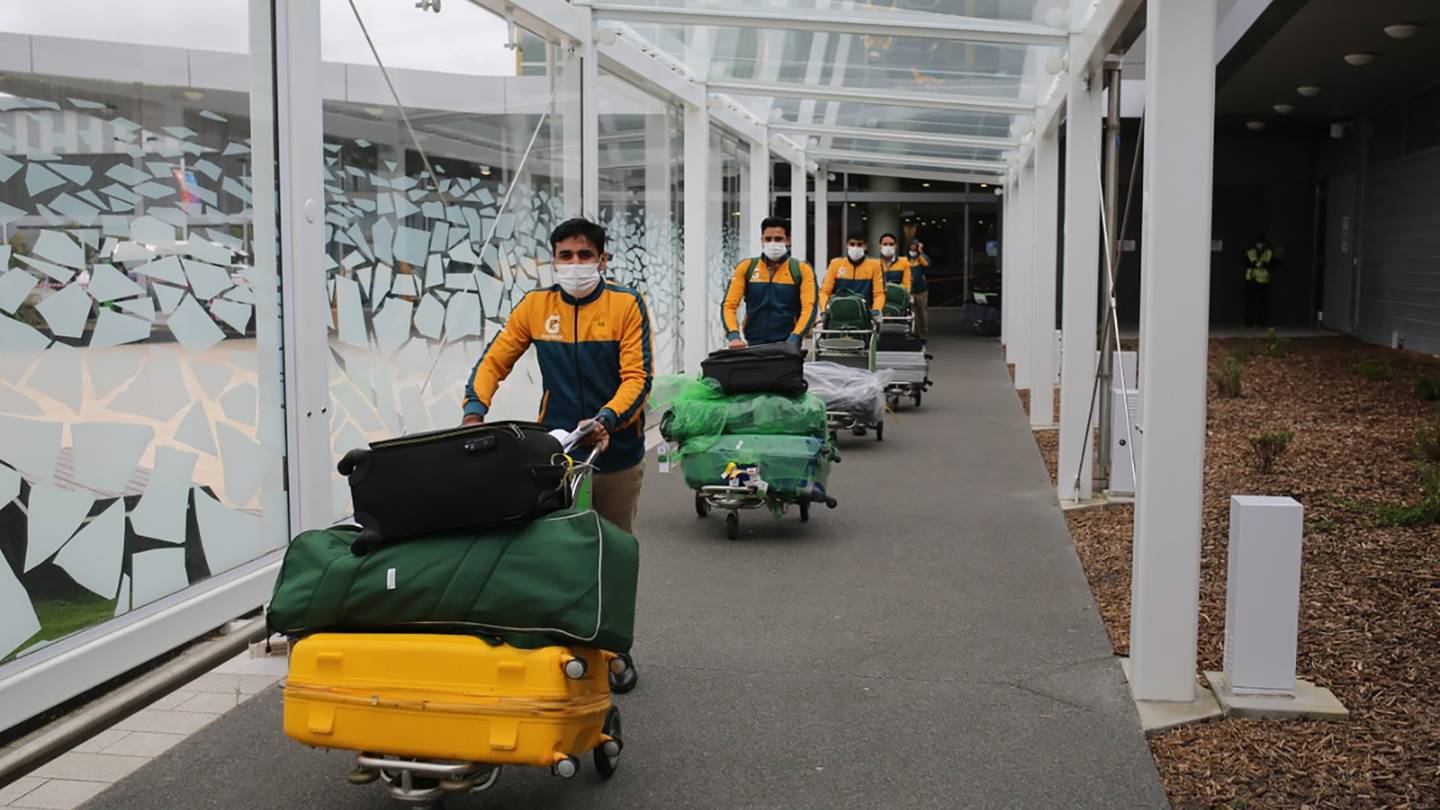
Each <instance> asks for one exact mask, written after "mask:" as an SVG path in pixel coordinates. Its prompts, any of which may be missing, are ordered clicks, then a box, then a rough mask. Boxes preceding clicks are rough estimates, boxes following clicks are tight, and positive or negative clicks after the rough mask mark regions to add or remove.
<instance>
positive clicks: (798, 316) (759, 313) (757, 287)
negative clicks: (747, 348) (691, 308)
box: [720, 258, 815, 345]
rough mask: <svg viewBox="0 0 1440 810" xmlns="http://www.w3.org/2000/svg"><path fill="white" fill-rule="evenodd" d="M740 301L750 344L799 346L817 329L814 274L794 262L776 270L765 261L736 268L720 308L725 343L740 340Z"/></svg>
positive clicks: (740, 265) (755, 261)
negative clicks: (811, 328)
mask: <svg viewBox="0 0 1440 810" xmlns="http://www.w3.org/2000/svg"><path fill="white" fill-rule="evenodd" d="M741 301H744V302H745V326H744V330H745V341H746V342H747V343H750V344H751V345H754V344H758V343H782V342H784V341H787V340H788V341H790V342H791V343H799V342H800V339H801V338H802V337H804V336H805V333H806V332H808V331H810V327H812V326H814V325H815V271H814V270H812V269H811V268H810V265H808V264H806V263H805V262H802V261H800V260H799V259H793V258H792V259H788V260H786V261H785V262H784V263H783V264H780V265H777V266H776V267H774V268H773V269H772V268H771V266H770V263H769V262H766V261H765V260H764V259H763V258H755V259H746V260H744V261H742V262H740V263H739V264H737V265H735V272H734V274H733V275H731V277H730V287H729V288H728V289H727V290H726V291H725V302H724V303H723V304H721V306H720V317H721V318H722V319H723V320H724V322H725V339H726V340H734V339H736V338H738V337H740V329H741V327H740V322H739V314H738V313H739V311H740V302H741Z"/></svg>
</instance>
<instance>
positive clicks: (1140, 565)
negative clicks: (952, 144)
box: [1130, 0, 1216, 702]
mask: <svg viewBox="0 0 1440 810" xmlns="http://www.w3.org/2000/svg"><path fill="white" fill-rule="evenodd" d="M1215 4H1216V0H1150V2H1149V4H1148V5H1147V6H1146V9H1147V11H1146V26H1145V50H1146V53H1147V60H1148V61H1147V62H1146V65H1145V70H1146V80H1145V152H1146V154H1145V190H1144V199H1145V217H1144V229H1143V238H1142V240H1141V245H1142V246H1143V247H1142V248H1141V250H1142V252H1141V256H1140V261H1141V282H1140V291H1141V301H1140V323H1141V334H1142V340H1143V344H1142V351H1141V354H1140V384H1141V386H1142V387H1141V391H1140V408H1141V410H1140V427H1141V428H1143V430H1144V432H1145V440H1144V441H1143V442H1141V443H1140V458H1139V467H1140V479H1139V481H1138V482H1137V491H1138V503H1137V504H1136V509H1135V544H1134V561H1133V566H1134V570H1133V577H1132V585H1131V604H1132V608H1131V611H1130V616H1131V619H1130V655H1131V658H1130V688H1131V691H1132V692H1133V693H1134V696H1135V698H1136V699H1137V700H1158V701H1179V702H1190V701H1193V700H1194V699H1195V644H1196V630H1197V622H1198V610H1199V587H1200V528H1201V520H1202V515H1201V495H1202V485H1203V480H1204V459H1205V363H1206V356H1207V346H1206V343H1207V340H1208V337H1209V334H1208V322H1207V321H1208V317H1209V308H1208V307H1207V306H1206V302H1207V301H1209V300H1210V204H1211V186H1212V182H1213V165H1214V145H1215V13H1216V12H1215Z"/></svg>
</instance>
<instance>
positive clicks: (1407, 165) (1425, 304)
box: [1356, 149, 1440, 354]
mask: <svg viewBox="0 0 1440 810" xmlns="http://www.w3.org/2000/svg"><path fill="white" fill-rule="evenodd" d="M1362 182H1363V191H1362V195H1361V199H1362V202H1361V215H1360V228H1361V234H1362V235H1361V242H1360V271H1359V272H1360V279H1359V292H1360V295H1359V315H1360V319H1359V324H1358V328H1357V330H1356V333H1357V334H1358V335H1359V336H1360V337H1362V338H1364V339H1365V340H1369V341H1374V342H1376V343H1385V344H1388V343H1389V342H1390V340H1391V336H1392V333H1393V332H1400V333H1401V334H1402V335H1404V336H1405V346H1406V348H1409V349H1417V350H1420V351H1424V352H1429V353H1431V354H1440V149H1432V150H1430V151H1428V152H1422V153H1419V154H1416V155H1411V156H1408V157H1405V158H1401V159H1399V160H1394V161H1390V162H1388V163H1381V164H1378V165H1371V166H1368V167H1367V168H1366V171H1365V174H1364V178H1363V181H1362Z"/></svg>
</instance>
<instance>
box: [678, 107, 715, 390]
mask: <svg viewBox="0 0 1440 810" xmlns="http://www.w3.org/2000/svg"><path fill="white" fill-rule="evenodd" d="M709 110H710V108H709V107H708V106H707V105H705V104H696V105H690V104H687V105H685V168H686V171H685V275H684V279H685V282H684V283H685V290H684V296H683V300H684V302H685V307H684V310H683V311H684V313H685V314H684V316H683V317H684V319H685V324H684V327H683V334H684V336H685V372H684V373H687V374H693V373H697V372H699V371H700V361H702V360H704V359H705V355H706V354H708V353H709V348H710V339H711V336H710V335H709V334H708V329H707V324H708V323H709V320H708V318H709V314H710V278H709V275H710V257H709V255H708V253H709V244H710V239H709V233H710V222H709V217H708V214H709V211H710V201H709V199H708V198H709V188H708V186H709V180H710V168H709V167H710V111H709Z"/></svg>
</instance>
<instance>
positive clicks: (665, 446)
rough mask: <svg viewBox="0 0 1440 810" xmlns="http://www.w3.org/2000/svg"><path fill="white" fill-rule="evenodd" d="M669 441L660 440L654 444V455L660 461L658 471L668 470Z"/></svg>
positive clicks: (664, 471)
mask: <svg viewBox="0 0 1440 810" xmlns="http://www.w3.org/2000/svg"><path fill="white" fill-rule="evenodd" d="M671 452H672V451H671V449H670V442H667V441H662V442H660V444H658V445H656V446H655V457H656V460H657V461H659V462H660V472H662V473H668V472H670V453H671Z"/></svg>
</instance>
